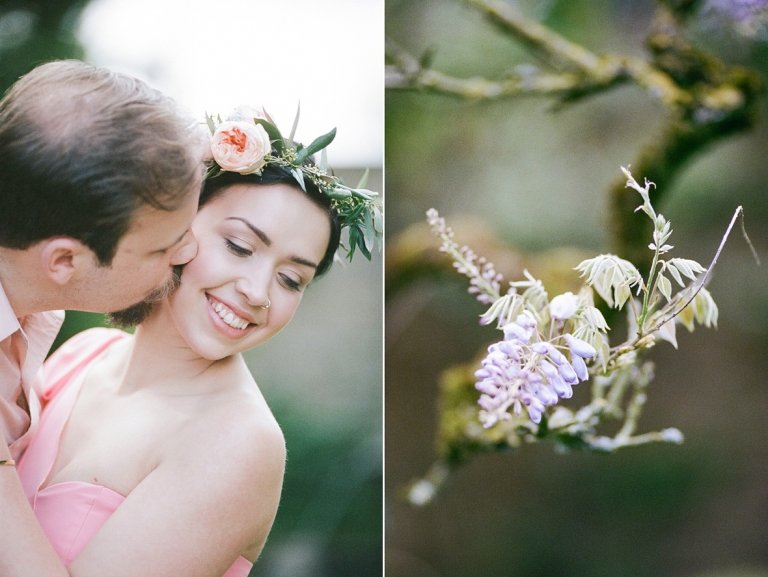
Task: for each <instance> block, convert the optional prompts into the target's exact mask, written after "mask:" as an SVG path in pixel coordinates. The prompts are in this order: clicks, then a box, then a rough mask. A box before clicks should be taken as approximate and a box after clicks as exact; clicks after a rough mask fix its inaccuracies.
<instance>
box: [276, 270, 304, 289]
mask: <svg viewBox="0 0 768 577" xmlns="http://www.w3.org/2000/svg"><path fill="white" fill-rule="evenodd" d="M280 282H281V283H283V286H285V288H287V289H288V290H292V291H296V292H301V291H302V290H304V286H303V285H302V284H301V281H297V280H295V279H293V278H291V277H289V276H288V275H285V274H281V275H280Z"/></svg>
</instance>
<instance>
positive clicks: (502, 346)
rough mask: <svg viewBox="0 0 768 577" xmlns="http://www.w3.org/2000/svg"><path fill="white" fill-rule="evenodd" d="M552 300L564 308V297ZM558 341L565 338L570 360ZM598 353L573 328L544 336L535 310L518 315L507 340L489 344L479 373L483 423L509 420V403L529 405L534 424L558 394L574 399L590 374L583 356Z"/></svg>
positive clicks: (506, 332)
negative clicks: (551, 338)
mask: <svg viewBox="0 0 768 577" xmlns="http://www.w3.org/2000/svg"><path fill="white" fill-rule="evenodd" d="M560 296H561V297H562V296H564V295H560ZM570 296H571V297H573V298H572V299H570V298H569V297H568V296H565V299H566V300H572V301H576V297H575V296H574V295H573V294H571V295H570ZM556 298H559V297H556ZM553 302H554V303H555V305H556V308H557V307H561V305H562V304H563V299H561V300H560V302H556V301H555V299H553ZM574 305H575V303H574ZM575 310H576V309H575V306H574V307H573V311H574V312H575ZM558 341H564V342H565V345H566V347H567V349H568V351H569V353H570V360H569V359H568V357H566V356H565V355H564V354H563V353H562V352H561V350H560V347H559V346H558V345H556V344H555V342H558ZM596 354H597V351H596V350H595V348H594V347H593V346H591V345H590V344H589V343H587V342H585V341H583V340H581V339H579V338H576V337H574V336H573V335H571V334H569V333H565V334H563V335H560V336H558V337H557V339H555V341H554V342H552V341H548V340H543V339H542V335H541V333H540V332H539V331H538V321H537V320H536V318H535V317H534V315H533V314H532V313H531V312H530V311H524V312H523V313H521V314H519V315H518V316H517V318H516V319H515V320H514V321H513V322H511V323H508V324H507V325H506V326H505V327H504V340H502V341H500V342H498V343H494V344H492V345H491V346H490V347H488V356H486V357H485V359H483V361H482V368H481V369H479V370H478V371H477V372H476V373H475V377H477V379H478V381H477V384H476V385H475V386H476V388H477V390H478V391H480V393H481V396H480V400H479V404H480V407H481V411H480V419H481V421H482V422H483V425H484V426H485V427H491V426H493V425H494V424H496V422H497V421H499V420H500V419H509V418H510V414H509V409H510V408H511V409H512V411H513V412H514V414H515V415H518V416H519V415H520V414H521V412H522V409H523V408H525V410H526V411H527V413H528V416H529V417H530V419H531V420H532V421H533V422H534V423H539V422H541V417H542V415H543V413H544V410H545V409H546V407H549V406H552V405H555V404H557V401H558V399H561V398H563V399H569V398H570V397H571V396H573V388H572V387H573V386H574V385H576V384H578V383H579V382H581V381H586V380H587V379H588V378H589V373H588V371H587V365H586V363H585V362H584V360H585V359H592V358H594V357H595V355H596Z"/></svg>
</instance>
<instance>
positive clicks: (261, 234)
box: [226, 216, 272, 246]
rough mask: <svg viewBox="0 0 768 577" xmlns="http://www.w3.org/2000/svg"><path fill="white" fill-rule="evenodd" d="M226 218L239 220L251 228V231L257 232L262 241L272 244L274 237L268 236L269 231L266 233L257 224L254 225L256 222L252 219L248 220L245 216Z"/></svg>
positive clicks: (268, 244)
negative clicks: (251, 220) (252, 221)
mask: <svg viewBox="0 0 768 577" xmlns="http://www.w3.org/2000/svg"><path fill="white" fill-rule="evenodd" d="M226 220H239V221H240V222H242V223H243V224H244V225H245V226H247V227H248V228H250V229H251V231H253V234H255V235H256V236H258V237H259V238H260V239H261V242H263V243H264V244H266V245H267V246H272V239H271V238H269V237H268V236H267V233H265V232H264V231H263V230H261V229H260V228H258V227H257V226H254V224H253V223H251V222H250V221H248V220H246V219H244V218H240V217H239V216H230V217H229V218H227V219H226Z"/></svg>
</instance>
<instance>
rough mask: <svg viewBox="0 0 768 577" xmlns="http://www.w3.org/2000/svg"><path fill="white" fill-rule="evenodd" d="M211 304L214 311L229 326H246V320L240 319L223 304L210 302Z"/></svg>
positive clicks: (240, 327)
mask: <svg viewBox="0 0 768 577" xmlns="http://www.w3.org/2000/svg"><path fill="white" fill-rule="evenodd" d="M211 306H212V307H213V310H214V311H216V314H217V315H219V318H220V319H221V320H223V321H224V323H226V324H227V325H229V326H230V327H232V328H235V329H240V330H242V329H244V328H245V327H247V326H248V321H246V320H244V319H241V318H240V317H239V316H237V315H236V314H235V313H233V312H232V311H231V310H229V309H228V308H227V307H225V306H224V305H223V304H221V303H219V302H216V303H212V305H211Z"/></svg>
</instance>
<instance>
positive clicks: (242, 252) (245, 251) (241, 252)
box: [224, 238, 253, 256]
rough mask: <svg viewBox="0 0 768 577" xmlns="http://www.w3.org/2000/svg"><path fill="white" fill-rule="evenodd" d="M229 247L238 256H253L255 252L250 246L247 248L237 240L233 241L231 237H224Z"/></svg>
mask: <svg viewBox="0 0 768 577" xmlns="http://www.w3.org/2000/svg"><path fill="white" fill-rule="evenodd" d="M224 240H225V242H226V244H227V248H228V249H229V251H230V252H231V253H232V254H235V255H237V256H251V255H252V254H253V251H252V250H251V249H249V248H245V247H244V246H241V245H239V244H237V243H235V242H232V241H231V240H230V239H228V238H227V239H224Z"/></svg>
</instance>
